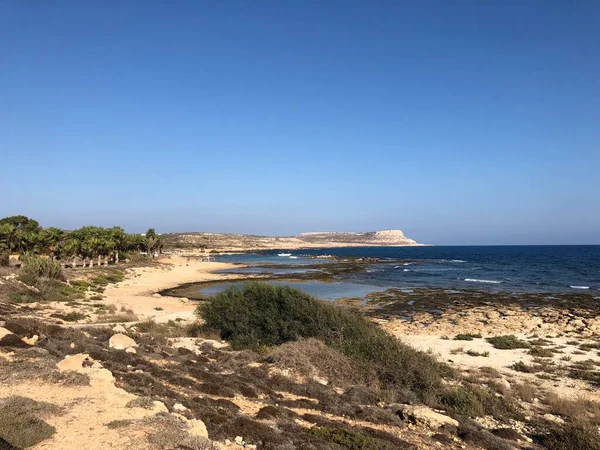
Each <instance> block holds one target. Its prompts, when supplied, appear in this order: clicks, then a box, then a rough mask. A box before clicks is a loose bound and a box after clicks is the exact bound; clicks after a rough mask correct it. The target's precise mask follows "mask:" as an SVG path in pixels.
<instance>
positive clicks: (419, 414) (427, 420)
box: [397, 405, 458, 428]
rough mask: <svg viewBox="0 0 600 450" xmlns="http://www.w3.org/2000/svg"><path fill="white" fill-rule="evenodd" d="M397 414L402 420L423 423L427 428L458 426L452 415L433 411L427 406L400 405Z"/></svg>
mask: <svg viewBox="0 0 600 450" xmlns="http://www.w3.org/2000/svg"><path fill="white" fill-rule="evenodd" d="M397 414H398V415H399V416H400V417H401V418H402V419H404V420H410V421H411V422H414V423H418V424H422V425H425V426H427V427H429V428H440V427H442V426H444V425H450V426H453V427H458V421H456V420H454V419H453V418H452V417H448V416H445V415H444V414H440V413H438V412H435V411H434V410H433V409H431V408H428V407H427V406H420V405H402V406H401V407H400V409H399V410H398V412H397Z"/></svg>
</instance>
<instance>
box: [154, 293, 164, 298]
mask: <svg viewBox="0 0 600 450" xmlns="http://www.w3.org/2000/svg"><path fill="white" fill-rule="evenodd" d="M152 297H154V298H160V297H162V296H161V295H160V294H159V293H158V292H156V293H154V294H152Z"/></svg>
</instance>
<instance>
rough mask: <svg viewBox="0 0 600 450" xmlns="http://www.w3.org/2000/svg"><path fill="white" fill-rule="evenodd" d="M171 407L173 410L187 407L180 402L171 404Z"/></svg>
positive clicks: (181, 409)
mask: <svg viewBox="0 0 600 450" xmlns="http://www.w3.org/2000/svg"><path fill="white" fill-rule="evenodd" d="M173 409H174V410H175V411H186V410H187V408H186V407H185V406H183V405H182V404H181V403H175V404H174V405H173Z"/></svg>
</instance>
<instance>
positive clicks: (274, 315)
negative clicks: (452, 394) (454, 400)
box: [197, 283, 451, 398]
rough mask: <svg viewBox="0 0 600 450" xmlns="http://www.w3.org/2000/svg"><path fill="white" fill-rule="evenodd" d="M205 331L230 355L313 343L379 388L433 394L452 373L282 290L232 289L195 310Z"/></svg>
mask: <svg viewBox="0 0 600 450" xmlns="http://www.w3.org/2000/svg"><path fill="white" fill-rule="evenodd" d="M197 312H198V314H200V315H201V316H202V317H203V318H204V320H205V327H206V328H208V329H214V330H218V331H219V332H220V335H221V338H222V339H225V340H228V341H229V342H230V343H231V346H232V347H233V348H235V349H243V348H250V349H253V350H259V349H260V348H261V347H264V346H268V347H271V346H275V345H279V344H283V343H284V342H289V341H296V340H299V339H308V338H316V339H319V340H321V341H323V342H325V343H326V344H327V345H329V346H330V347H332V348H334V349H336V350H338V351H340V352H342V353H343V354H344V355H346V356H347V357H349V358H350V359H352V360H354V361H357V362H359V363H362V364H369V365H370V366H371V367H372V368H373V370H374V371H375V372H376V374H377V377H378V381H379V383H380V384H381V385H382V386H384V387H390V388H391V387H394V388H406V389H411V390H413V391H414V392H415V393H416V394H417V395H419V396H420V397H421V398H423V397H425V396H427V395H428V394H429V393H431V392H434V391H436V390H437V389H438V388H439V386H440V382H441V378H442V377H443V376H444V375H449V374H450V373H451V370H450V369H449V368H448V367H447V366H446V365H444V364H441V363H439V362H437V361H436V360H435V359H434V358H433V357H432V356H431V355H429V354H427V353H424V352H421V351H417V350H415V349H413V348H412V347H409V346H408V345H405V344H403V343H402V342H400V341H399V340H397V339H396V338H394V337H393V336H391V335H390V334H388V333H386V332H385V331H383V330H382V329H381V328H379V327H378V326H377V325H375V324H374V323H372V322H369V321H368V320H366V319H365V318H364V317H362V316H361V315H359V314H358V313H355V312H353V311H350V310H347V309H343V308H341V307H338V306H336V305H333V304H330V303H326V302H323V301H320V300H317V299H314V298H313V297H311V296H309V295H307V294H305V293H304V292H302V291H299V290H298V289H293V288H290V287H287V286H272V285H268V284H262V283H249V284H245V285H243V286H241V287H238V286H232V287H230V288H229V289H227V290H226V291H224V292H221V293H219V294H217V295H216V296H215V297H214V299H213V300H212V301H210V302H207V303H205V304H202V305H199V307H198V310H197Z"/></svg>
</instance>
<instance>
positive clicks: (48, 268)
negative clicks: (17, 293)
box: [20, 255, 63, 285]
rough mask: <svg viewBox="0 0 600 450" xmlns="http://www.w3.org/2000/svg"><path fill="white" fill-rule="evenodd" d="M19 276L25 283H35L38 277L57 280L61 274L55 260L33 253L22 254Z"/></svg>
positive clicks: (60, 277)
mask: <svg viewBox="0 0 600 450" xmlns="http://www.w3.org/2000/svg"><path fill="white" fill-rule="evenodd" d="M20 278H21V280H22V281H23V282H24V283H26V284H31V285H35V284H36V283H37V281H38V280H39V279H40V278H42V279H50V280H59V279H62V278H63V274H62V269H61V267H60V264H59V263H57V262H54V261H51V260H50V259H46V258H41V257H39V256H35V255H22V256H21V276H20Z"/></svg>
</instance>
